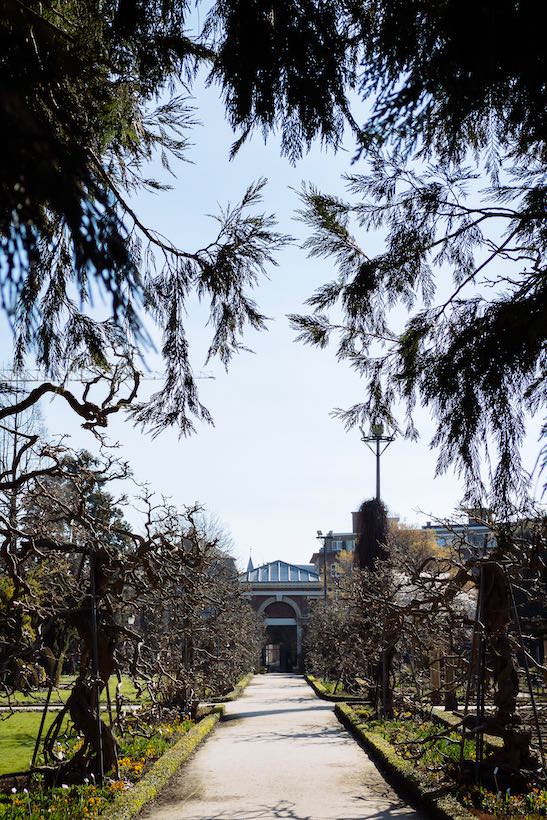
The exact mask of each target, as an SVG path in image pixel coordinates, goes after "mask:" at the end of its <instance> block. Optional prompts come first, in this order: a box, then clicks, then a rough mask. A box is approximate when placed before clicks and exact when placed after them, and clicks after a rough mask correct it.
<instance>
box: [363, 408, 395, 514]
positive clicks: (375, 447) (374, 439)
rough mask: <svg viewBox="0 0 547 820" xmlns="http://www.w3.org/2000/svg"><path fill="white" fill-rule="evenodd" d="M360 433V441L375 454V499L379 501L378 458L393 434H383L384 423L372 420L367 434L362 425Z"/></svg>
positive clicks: (387, 445)
mask: <svg viewBox="0 0 547 820" xmlns="http://www.w3.org/2000/svg"><path fill="white" fill-rule="evenodd" d="M361 433H362V434H363V435H362V438H361V441H364V442H365V444H366V445H367V447H368V449H369V450H370V451H371V453H374V455H375V456H376V501H380V458H381V457H382V455H383V454H384V453H385V451H386V450H387V448H388V447H389V445H390V444H391V442H392V441H393V440H394V439H395V436H386V435H384V425H383V424H382V422H380V421H376V422H374V424H373V425H372V427H371V431H370V433H369V434H368V435H367V434H366V433H365V431H364V429H363V428H362V427H361ZM382 445H383V446H382Z"/></svg>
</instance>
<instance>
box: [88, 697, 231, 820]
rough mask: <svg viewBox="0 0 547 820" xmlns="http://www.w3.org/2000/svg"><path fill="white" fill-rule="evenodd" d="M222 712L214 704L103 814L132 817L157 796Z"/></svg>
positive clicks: (120, 819)
mask: <svg viewBox="0 0 547 820" xmlns="http://www.w3.org/2000/svg"><path fill="white" fill-rule="evenodd" d="M223 714H224V707H223V706H215V708H214V710H213V713H212V714H210V715H208V716H207V717H204V718H203V719H202V720H200V722H199V723H196V725H195V726H193V727H192V728H191V729H190V731H189V732H187V733H186V734H185V735H184V736H183V737H181V739H180V740H179V741H177V743H175V745H174V746H172V747H171V748H170V749H168V750H167V751H166V752H164V754H163V755H162V756H161V757H160V758H159V759H158V760H156V762H155V763H154V765H153V766H152V768H151V769H150V770H149V771H148V772H147V773H146V774H145V775H144V777H142V778H141V779H140V780H139V781H138V783H135V785H134V786H133V787H132V788H131V789H128V791H126V792H123V793H122V794H120V795H119V796H118V797H116V798H115V800H113V802H112V803H109V804H108V805H107V806H105V809H104V811H103V813H102V816H103V817H108V820H131V818H133V817H136V815H137V814H138V813H139V812H140V810H141V809H142V808H143V806H144V805H145V804H146V803H149V802H150V801H151V800H153V799H154V798H155V797H157V796H158V794H159V793H160V791H161V790H162V789H163V788H164V786H165V785H166V784H167V783H168V782H169V780H170V779H171V778H172V777H173V775H174V774H175V772H176V771H177V770H178V768H179V767H180V766H182V764H183V763H185V762H186V761H187V760H188V758H189V757H190V755H191V754H192V752H193V751H194V749H195V748H196V747H197V746H198V745H199V744H200V743H201V742H202V741H203V740H205V738H206V737H207V735H208V734H209V733H210V732H211V730H212V729H213V728H214V727H215V726H216V724H217V723H218V721H219V720H220V718H221V717H222V715H223Z"/></svg>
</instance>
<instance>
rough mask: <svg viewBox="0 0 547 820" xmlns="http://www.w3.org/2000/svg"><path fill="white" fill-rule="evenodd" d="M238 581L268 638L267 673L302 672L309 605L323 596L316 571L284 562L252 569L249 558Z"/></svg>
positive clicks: (306, 566)
mask: <svg viewBox="0 0 547 820" xmlns="http://www.w3.org/2000/svg"><path fill="white" fill-rule="evenodd" d="M239 581H240V583H241V584H242V585H243V588H244V594H245V596H246V597H247V598H248V599H249V601H250V602H251V605H252V607H253V609H254V610H255V612H257V613H258V614H259V615H261V616H262V617H263V618H264V624H265V626H266V631H267V635H268V639H267V643H266V645H265V647H264V650H263V663H264V666H265V667H266V668H267V669H268V671H270V672H290V671H293V670H294V671H302V669H303V657H302V646H303V642H304V635H305V632H306V626H307V622H308V619H309V612H310V610H309V606H310V602H311V601H313V600H316V599H317V598H321V596H322V595H323V587H322V585H321V580H320V578H319V575H318V573H317V572H316V571H315V568H314V567H313V566H312V565H311V564H288V563H287V562H285V561H270V562H269V563H268V564H263V565H262V566H260V567H256V568H255V567H254V566H253V562H252V560H250V559H249V563H248V565H247V569H246V571H245V572H241V573H240V574H239Z"/></svg>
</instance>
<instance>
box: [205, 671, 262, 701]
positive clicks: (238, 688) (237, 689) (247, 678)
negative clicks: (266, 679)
mask: <svg viewBox="0 0 547 820" xmlns="http://www.w3.org/2000/svg"><path fill="white" fill-rule="evenodd" d="M254 674H255V673H254V672H249V673H248V674H247V675H243V677H242V678H240V680H238V682H237V683H236V685H235V686H234V688H233V689H232V691H231V692H228V694H227V695H224V697H222V698H211V703H226V701H231V700H237V698H238V697H240V695H242V694H243V692H244V691H245V689H246V688H247V686H248V685H249V684H250V682H251V681H252V679H253V678H254Z"/></svg>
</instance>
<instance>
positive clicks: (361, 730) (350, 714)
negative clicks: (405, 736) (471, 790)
mask: <svg viewBox="0 0 547 820" xmlns="http://www.w3.org/2000/svg"><path fill="white" fill-rule="evenodd" d="M334 711H335V714H336V716H337V718H338V720H339V721H340V722H341V723H342V724H343V725H344V726H345V727H346V728H347V729H349V731H350V732H351V733H352V734H353V735H354V736H355V737H356V738H357V739H358V740H359V741H360V742H361V743H362V745H363V746H364V747H365V749H366V750H367V751H368V752H370V756H371V758H372V759H373V760H376V761H377V762H379V763H380V764H381V767H382V768H383V769H384V771H385V773H386V775H387V776H388V778H389V780H390V781H391V782H392V783H393V785H394V786H395V787H396V788H398V789H400V790H401V791H402V792H404V793H405V794H407V795H408V796H409V798H410V799H412V800H414V801H416V802H418V803H419V804H420V805H425V807H426V808H427V809H429V811H431V812H432V814H433V815H435V816H436V817H439V818H442V820H472V819H473V820H476V815H474V814H472V813H471V812H470V811H468V810H467V809H466V808H465V807H464V806H462V805H461V803H460V802H459V801H458V800H457V799H456V798H455V797H454V796H453V795H452V794H447V793H444V794H442V793H440V792H439V788H438V785H437V784H436V783H434V782H433V781H428V780H427V778H426V777H425V776H424V774H423V772H420V773H418V772H417V771H416V768H415V766H414V763H413V762H412V761H410V760H403V759H402V758H401V757H400V756H399V755H398V754H397V751H396V750H395V748H394V747H393V746H392V745H391V743H388V741H387V740H386V739H385V738H384V737H382V735H380V734H378V733H377V732H373V731H371V730H370V729H369V728H367V725H366V723H363V722H362V721H361V720H360V718H359V716H358V715H357V714H356V713H355V712H354V710H353V709H352V708H351V706H350V705H349V704H347V703H337V704H336V707H335V710H334Z"/></svg>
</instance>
